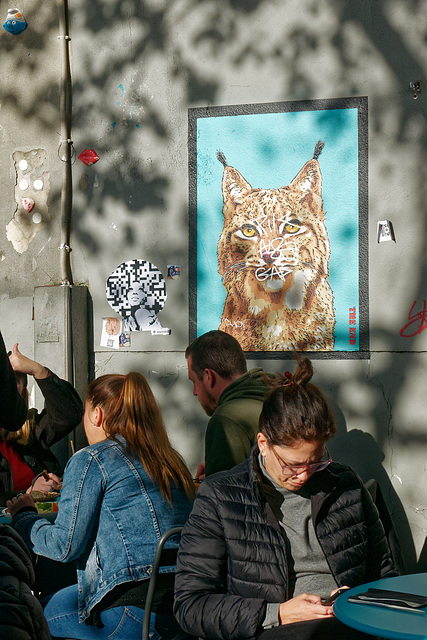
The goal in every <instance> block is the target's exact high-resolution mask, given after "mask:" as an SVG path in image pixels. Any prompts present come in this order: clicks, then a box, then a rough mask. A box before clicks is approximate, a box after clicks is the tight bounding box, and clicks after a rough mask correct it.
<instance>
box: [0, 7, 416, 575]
mask: <svg viewBox="0 0 427 640" xmlns="http://www.w3.org/2000/svg"><path fill="white" fill-rule="evenodd" d="M0 7H1V11H2V12H3V14H4V18H6V13H7V8H8V5H6V4H5V3H4V2H1V3H0ZM18 8H19V9H20V11H21V12H22V13H23V14H24V15H25V17H26V18H27V21H28V28H27V29H26V30H25V31H24V32H22V34H20V35H19V36H11V35H10V34H8V33H6V32H5V31H4V32H3V30H2V33H1V34H0V46H1V49H2V69H3V73H2V76H1V78H0V83H1V104H0V142H1V153H0V184H1V193H2V198H1V201H0V215H1V221H2V223H1V230H0V258H1V261H0V301H1V309H0V313H1V317H0V327H1V329H2V331H3V333H4V336H5V339H6V341H7V343H8V344H9V345H11V344H13V342H15V341H18V342H19V343H20V345H21V348H22V350H23V351H24V352H25V353H27V354H28V355H31V354H34V353H35V352H36V351H37V348H36V347H37V337H36V334H35V331H34V321H33V320H32V309H33V293H34V289H35V287H40V286H49V285H58V286H60V285H61V270H60V257H59V256H60V253H61V250H60V249H59V248H58V247H59V245H60V244H61V240H60V238H61V208H60V193H61V186H62V178H63V163H62V162H61V160H60V158H59V157H58V148H59V144H60V140H61V123H60V113H59V102H60V99H59V96H60V91H59V87H60V73H61V55H60V54H61V49H60V40H58V37H57V36H58V35H59V29H58V14H57V7H56V4H55V3H53V2H45V3H42V4H40V3H38V4H37V6H36V5H35V4H34V3H33V2H31V1H30V0H22V2H21V4H20V5H19V7H18ZM70 11H71V36H72V40H71V54H72V81H73V109H74V114H73V140H74V149H75V152H76V155H78V154H79V153H80V152H81V151H82V150H83V149H86V148H93V149H95V151H96V152H97V154H98V155H99V156H100V160H99V162H97V163H96V164H95V165H93V166H92V167H86V166H85V165H83V164H82V163H81V162H80V161H79V160H77V159H76V160H75V161H74V165H73V182H74V187H73V196H74V202H73V218H72V236H71V248H72V252H71V263H72V274H73V281H74V284H75V285H80V284H83V285H85V286H87V287H88V291H89V329H88V338H89V354H88V355H89V361H90V367H89V369H90V374H91V375H100V374H103V373H106V372H112V371H117V372H126V371H129V370H131V369H136V370H139V371H141V372H142V373H144V375H146V376H147V377H148V379H149V381H150V383H151V384H152V386H153V390H154V392H155V394H156V397H157V398H158V400H159V402H160V404H161V406H162V409H163V412H164V417H165V421H166V424H167V427H168V430H169V433H170V435H171V438H172V440H173V442H174V443H175V445H176V446H177V448H178V449H179V450H180V451H181V452H182V454H183V455H184V457H185V458H186V460H187V462H188V464H189V465H190V467H191V468H192V469H193V470H194V469H195V467H196V465H197V463H198V462H199V461H200V460H201V459H202V457H203V434H204V428H205V425H206V416H205V415H204V414H203V412H202V410H201V408H200V407H199V405H198V403H197V401H196V400H195V399H193V398H192V396H191V387H190V385H189V383H188V382H187V379H186V364H185V359H184V355H183V351H184V349H185V346H186V345H187V342H188V295H189V291H188V280H187V277H188V270H187V264H188V222H187V215H188V171H187V161H188V159H187V143H188V139H187V135H188V130H187V115H188V108H189V107H197V106H206V105H233V104H243V103H261V102H275V101H288V100H307V99H310V100H311V99H322V98H339V97H349V96H368V101H369V295H370V332H371V333H370V343H371V357H370V359H368V360H341V361H336V360H331V361H325V360H316V361H315V368H316V376H315V382H316V383H318V384H319V385H320V386H321V387H322V388H323V389H324V390H325V391H326V392H327V393H328V394H329V395H330V397H331V398H332V399H333V401H335V403H336V405H337V414H338V415H339V435H338V436H337V438H336V441H335V443H333V444H332V446H331V450H332V451H333V454H334V456H335V457H336V458H337V459H341V460H343V461H345V462H349V463H350V464H352V466H353V467H355V468H356V469H357V470H358V471H359V472H360V473H361V475H362V477H364V479H367V478H369V477H376V478H377V479H378V480H379V482H380V484H381V487H382V489H383V492H384V493H385V496H386V500H387V502H388V505H389V508H390V510H391V511H392V513H393V516H394V522H395V524H396V527H397V528H398V530H399V534H400V536H401V538H402V543H403V549H404V554H405V557H406V560H407V565H408V569H410V570H415V569H417V568H419V569H424V570H425V568H426V560H425V553H427V551H426V550H425V549H424V544H425V539H426V531H427V489H426V488H425V486H426V483H425V481H424V475H425V469H426V462H425V460H426V451H427V446H426V445H427V442H426V441H427V433H426V420H425V416H424V413H425V412H424V407H425V388H426V383H425V368H426V359H427V354H426V347H427V332H423V331H422V329H423V328H424V327H425V318H424V317H420V318H419V321H418V322H417V324H416V326H415V330H417V329H418V332H417V333H416V335H414V337H413V338H402V337H401V336H400V334H399V331H400V329H401V328H402V327H403V326H404V325H405V324H406V322H407V321H408V313H409V311H410V309H411V306H412V304H413V303H414V301H416V302H417V307H416V310H417V311H422V310H423V301H424V300H425V299H426V297H427V296H426V289H425V280H426V278H425V276H426V266H427V265H426V260H425V256H426V246H425V244H426V233H425V226H426V205H425V202H426V193H425V190H426V188H425V185H426V182H427V181H426V175H425V174H426V169H425V162H424V158H425V151H426V106H425V105H426V93H425V92H427V85H426V84H425V76H426V68H427V47H426V40H425V39H426V32H427V18H426V16H427V1H426V0H388V1H387V0H313V1H311V0H287V1H286V2H283V0H176V1H174V2H167V1H166V0H164V1H162V0H144V1H141V0H140V1H138V2H136V1H134V0H126V1H123V0H120V1H118V0H108V1H106V0H103V2H97V1H96V0H92V1H91V2H90V3H87V2H83V1H82V0H72V2H71V7H70ZM411 82H420V83H421V85H420V87H421V93H420V95H419V96H418V98H417V99H414V98H413V95H412V92H411V90H410V83H411ZM36 149H42V150H44V151H45V160H44V165H43V167H42V170H43V172H44V173H43V176H44V179H45V180H48V183H49V184H48V187H47V186H46V188H48V189H49V191H48V193H47V200H46V202H47V204H46V206H44V204H43V202H40V210H41V215H42V221H41V223H40V222H39V223H37V224H36V223H34V222H31V224H30V223H29V224H27V225H26V226H25V225H24V226H25V233H24V237H23V239H22V238H21V241H20V243H19V242H18V240H17V239H16V237H13V238H12V240H14V242H15V244H13V242H12V241H11V240H10V239H8V237H7V235H6V225H8V224H9V223H10V220H11V219H12V217H13V215H14V213H15V216H17V213H18V212H17V211H16V209H17V203H18V204H19V202H20V197H21V196H22V194H21V193H20V192H19V191H18V192H17V185H18V187H19V179H20V178H21V177H22V176H19V175H18V174H17V171H16V164H17V161H16V158H18V159H19V158H20V157H21V156H19V154H18V156H16V152H20V153H24V154H27V156H25V157H28V153H29V152H31V151H32V150H36ZM14 154H15V155H14ZM39 171H41V169H40V170H39ZM43 207H44V208H43ZM18 208H19V207H18ZM18 218H19V216H18ZM384 219H388V220H391V221H392V223H393V226H394V231H395V235H396V242H388V243H381V244H378V243H377V241H376V233H377V222H378V221H379V220H384ZM21 222H22V220H21ZM37 225H38V226H37ZM36 227H37V228H36ZM33 233H35V235H33ZM9 235H10V232H9ZM25 245H27V246H25ZM133 258H140V259H144V260H148V261H150V262H152V263H154V264H155V265H156V266H157V267H158V268H159V269H160V270H161V271H162V273H163V274H165V273H166V267H167V264H179V265H182V276H181V279H180V280H177V281H168V283H167V284H168V289H167V291H168V300H167V304H166V305H165V308H164V309H163V311H162V312H161V315H160V319H161V322H162V324H163V326H166V327H170V328H171V330H172V333H171V335H170V336H155V337H154V336H150V335H149V334H148V333H140V334H137V333H133V334H132V346H131V348H130V349H127V350H120V351H115V350H111V349H107V348H103V347H100V346H99V342H100V333H101V319H102V318H103V317H105V316H108V315H111V309H110V307H109V305H108V303H107V300H106V296H105V282H106V278H107V277H108V276H109V275H110V273H111V272H112V271H113V270H114V269H115V268H116V267H117V266H118V265H119V264H120V263H122V262H124V261H126V260H131V259H133ZM36 311H37V310H36ZM57 312H58V313H59V314H62V313H64V309H63V308H61V307H60V308H59V309H58V310H57ZM47 351H48V350H47ZM45 355H46V359H48V353H45ZM64 357H65V356H64ZM45 363H46V364H47V365H49V366H51V367H52V368H56V369H57V368H58V366H62V365H60V363H57V362H55V361H52V362H45ZM257 364H259V362H257ZM262 364H263V365H264V366H265V368H266V369H268V370H272V369H275V368H277V367H278V366H280V362H279V361H277V360H276V361H274V362H269V361H264V362H263V363H262ZM85 366H86V365H85V363H84V359H83V360H82V367H85ZM288 368H289V365H288Z"/></svg>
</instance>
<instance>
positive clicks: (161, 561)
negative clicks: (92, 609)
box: [142, 527, 183, 640]
mask: <svg viewBox="0 0 427 640" xmlns="http://www.w3.org/2000/svg"><path fill="white" fill-rule="evenodd" d="M182 529H183V527H172V529H168V530H167V531H165V533H164V534H163V535H162V536H160V538H159V541H158V542H157V546H156V551H155V554H154V560H153V568H152V571H151V576H150V580H149V583H148V591H147V597H146V599H145V605H144V620H143V626H142V640H149V635H150V618H151V610H152V607H153V600H154V596H155V593H156V584H157V578H158V576H159V570H160V567H169V566H172V565H175V564H176V557H177V555H178V546H176V547H172V548H171V547H167V548H165V544H166V542H167V541H168V540H169V538H172V537H173V536H180V535H181V532H182ZM167 575H168V576H170V577H172V576H174V574H170V573H169V574H167ZM171 588H172V587H171Z"/></svg>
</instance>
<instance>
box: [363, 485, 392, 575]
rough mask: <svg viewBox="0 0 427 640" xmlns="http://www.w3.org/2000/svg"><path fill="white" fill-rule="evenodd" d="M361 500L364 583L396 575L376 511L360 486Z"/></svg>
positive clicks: (365, 491) (370, 499)
mask: <svg viewBox="0 0 427 640" xmlns="http://www.w3.org/2000/svg"><path fill="white" fill-rule="evenodd" d="M362 500H363V507H364V512H365V519H366V525H367V531H368V543H369V544H368V549H369V555H368V562H367V576H366V580H365V582H369V581H371V580H378V578H389V577H392V576H396V575H398V572H397V570H396V567H395V566H394V563H393V560H392V557H391V553H390V548H389V545H388V542H387V538H386V536H385V533H384V527H383V525H382V523H381V520H380V517H379V514H378V509H377V508H376V506H375V505H374V503H373V501H372V498H371V496H370V494H369V492H368V491H367V489H366V488H365V487H364V486H363V485H362Z"/></svg>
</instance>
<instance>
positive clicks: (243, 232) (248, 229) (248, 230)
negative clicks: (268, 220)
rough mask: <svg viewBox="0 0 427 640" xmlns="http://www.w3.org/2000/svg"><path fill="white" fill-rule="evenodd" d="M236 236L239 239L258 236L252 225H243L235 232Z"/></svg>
mask: <svg viewBox="0 0 427 640" xmlns="http://www.w3.org/2000/svg"><path fill="white" fill-rule="evenodd" d="M236 235H237V236H240V238H254V237H255V236H256V235H258V232H257V230H256V229H255V227H253V226H252V225H250V224H245V225H243V227H241V229H239V230H238V231H237V232H236Z"/></svg>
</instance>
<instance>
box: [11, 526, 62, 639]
mask: <svg viewBox="0 0 427 640" xmlns="http://www.w3.org/2000/svg"><path fill="white" fill-rule="evenodd" d="M33 582H34V569H33V564H32V562H31V556H30V552H29V551H28V549H27V547H26V546H25V544H24V541H23V540H22V538H21V536H20V535H19V534H18V533H17V532H16V531H15V530H14V529H12V527H10V526H9V525H5V524H2V525H0V638H5V639H6V638H7V640H50V633H49V628H48V625H47V621H46V618H45V617H44V615H43V609H42V607H41V605H40V602H39V601H38V600H37V599H36V597H35V596H34V595H33V593H32V591H31V589H30V586H31V585H32V584H33Z"/></svg>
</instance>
